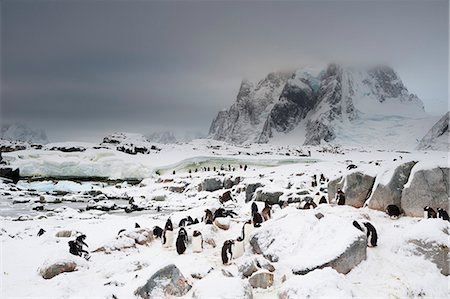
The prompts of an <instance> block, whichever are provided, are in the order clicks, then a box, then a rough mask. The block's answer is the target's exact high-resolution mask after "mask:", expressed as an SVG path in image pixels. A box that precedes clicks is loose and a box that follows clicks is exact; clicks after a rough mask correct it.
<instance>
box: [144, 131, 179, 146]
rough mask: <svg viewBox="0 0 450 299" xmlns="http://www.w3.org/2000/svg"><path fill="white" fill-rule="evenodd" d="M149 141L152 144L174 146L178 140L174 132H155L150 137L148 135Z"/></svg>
mask: <svg viewBox="0 0 450 299" xmlns="http://www.w3.org/2000/svg"><path fill="white" fill-rule="evenodd" d="M147 139H148V140H149V141H151V142H156V143H162V144H174V143H177V139H176V138H175V135H174V134H173V132H170V131H162V132H154V133H152V134H150V135H147Z"/></svg>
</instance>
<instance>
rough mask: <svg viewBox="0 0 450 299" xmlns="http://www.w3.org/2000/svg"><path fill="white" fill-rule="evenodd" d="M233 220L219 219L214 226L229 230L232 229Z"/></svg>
mask: <svg viewBox="0 0 450 299" xmlns="http://www.w3.org/2000/svg"><path fill="white" fill-rule="evenodd" d="M230 223H231V220H230V218H228V217H218V218H216V219H215V220H214V224H215V225H216V226H217V227H218V228H220V229H223V230H228V229H229V228H230Z"/></svg>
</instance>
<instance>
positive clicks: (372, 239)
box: [353, 220, 378, 247]
mask: <svg viewBox="0 0 450 299" xmlns="http://www.w3.org/2000/svg"><path fill="white" fill-rule="evenodd" d="M353 226H354V227H356V228H357V229H359V230H360V231H362V232H363V233H365V234H366V236H367V246H369V247H375V246H377V241H378V234H377V230H376V229H375V227H374V226H373V225H372V224H371V223H370V222H363V223H362V225H361V224H360V223H359V222H358V221H356V220H355V221H353Z"/></svg>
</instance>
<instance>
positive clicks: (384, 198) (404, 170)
mask: <svg viewBox="0 0 450 299" xmlns="http://www.w3.org/2000/svg"><path fill="white" fill-rule="evenodd" d="M416 163H417V162H415V161H410V162H406V163H402V164H399V165H397V166H396V167H395V168H393V167H390V168H388V169H386V170H385V171H384V172H383V173H381V174H379V175H378V176H377V179H376V180H375V185H374V189H373V192H372V195H371V196H370V198H369V200H368V201H367V205H368V207H369V208H371V209H375V210H379V211H385V209H386V207H387V206H388V205H390V204H394V205H396V206H398V207H401V198H402V191H403V188H404V185H405V184H406V182H407V181H408V178H409V175H410V173H411V170H412V168H413V166H414V165H415V164H416ZM422 209H423V207H422Z"/></svg>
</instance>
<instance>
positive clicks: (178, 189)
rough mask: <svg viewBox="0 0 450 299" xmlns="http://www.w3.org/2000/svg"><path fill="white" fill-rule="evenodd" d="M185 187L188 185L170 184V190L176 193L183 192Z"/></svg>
mask: <svg viewBox="0 0 450 299" xmlns="http://www.w3.org/2000/svg"><path fill="white" fill-rule="evenodd" d="M185 189H186V186H185V185H183V184H180V185H172V186H169V191H170V192H175V193H183V192H184V190H185Z"/></svg>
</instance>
